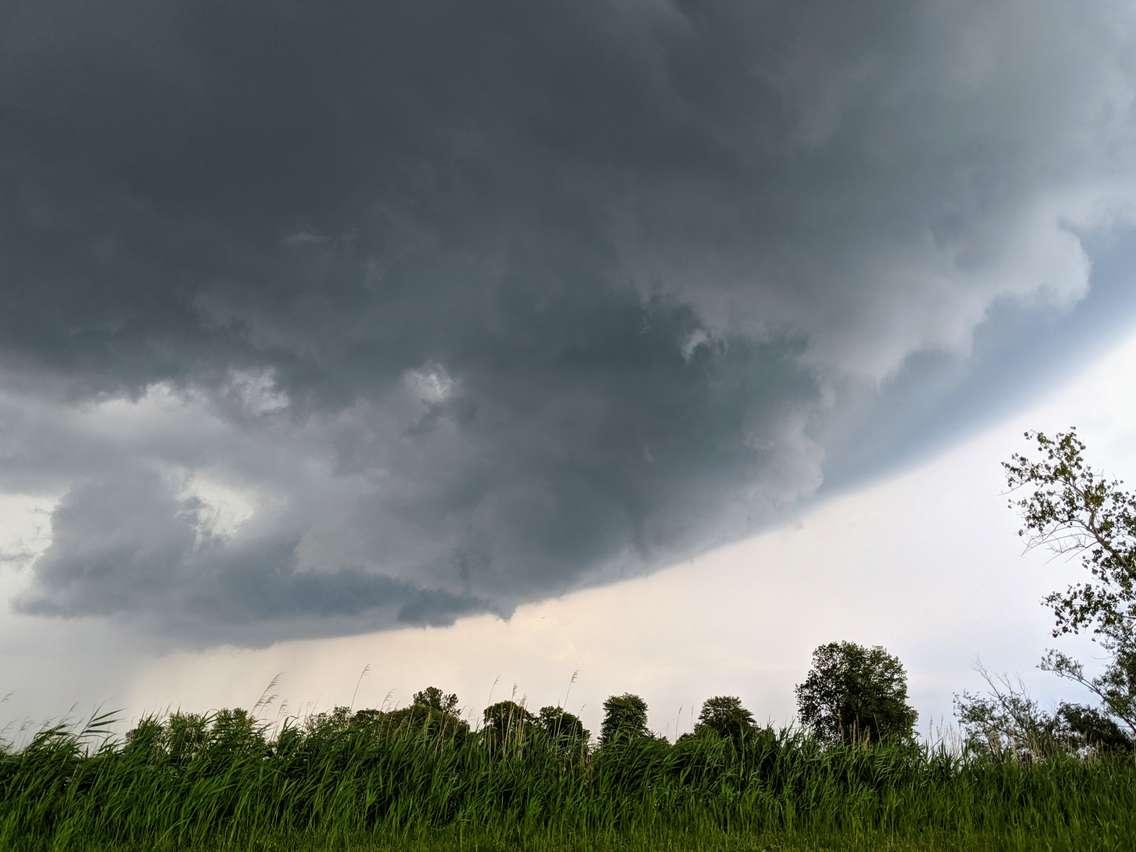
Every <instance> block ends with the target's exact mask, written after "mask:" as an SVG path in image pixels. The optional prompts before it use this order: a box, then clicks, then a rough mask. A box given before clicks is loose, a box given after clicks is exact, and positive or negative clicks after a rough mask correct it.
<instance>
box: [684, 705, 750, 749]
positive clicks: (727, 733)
mask: <svg viewBox="0 0 1136 852" xmlns="http://www.w3.org/2000/svg"><path fill="white" fill-rule="evenodd" d="M753 727H754V722H753V714H752V713H750V712H749V711H748V710H747V709H746V708H745V707H743V706H742V701H741V699H740V698H737V697H736V696H733V695H717V696H715V697H713V698H707V699H706V701H704V702H703V704H702V712H701V713H699V714H698V725H697V726H696V727H695V732H696V733H698V732H700V731H713V732H714V733H716V734H718V736H720V737H726V738H728V739H732V740H738V739H741V737H743V736H744V735H745V734H746V733H748V732H749V731H752V730H753Z"/></svg>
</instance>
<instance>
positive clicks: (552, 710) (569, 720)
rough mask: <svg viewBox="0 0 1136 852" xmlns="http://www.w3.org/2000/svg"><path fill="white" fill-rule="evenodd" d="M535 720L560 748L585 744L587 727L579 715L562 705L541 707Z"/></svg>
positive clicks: (587, 734)
mask: <svg viewBox="0 0 1136 852" xmlns="http://www.w3.org/2000/svg"><path fill="white" fill-rule="evenodd" d="M537 722H538V724H539V725H540V727H541V728H542V729H543V730H544V732H545V733H546V734H547V735H548V738H549V739H550V740H552V742H554V743H556V744H557V745H558V746H561V747H562V748H570V747H572V746H578V745H587V742H588V737H589V736H590V734H589V733H588V729H587V728H585V727H584V723H583V722H581V721H580V719H579V717H577V716H575V715H573V714H572V713H569V712H568V711H567V710H565V709H564V708H562V707H541V708H540V715H539V716H538V717H537Z"/></svg>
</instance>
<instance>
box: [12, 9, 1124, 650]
mask: <svg viewBox="0 0 1136 852" xmlns="http://www.w3.org/2000/svg"><path fill="white" fill-rule="evenodd" d="M1131 23H1132V15H1131V12H1130V11H1129V10H1128V9H1127V7H1126V6H1124V5H1123V4H1119V3H1116V4H1112V3H1101V4H1094V5H1093V6H1092V7H1084V6H1083V5H1081V4H1073V3H1065V2H1047V3H1042V4H1037V3H1035V2H1029V3H1026V2H1007V3H1002V4H990V3H977V2H975V3H960V4H952V5H951V6H950V7H949V8H948V7H945V6H943V5H942V4H938V3H931V2H927V3H915V4H894V3H885V2H878V3H861V4H855V5H852V4H833V3H810V2H791V3H790V2H784V3H781V2H762V3H726V2H712V1H711V0H707V2H664V0H623V2H616V0H605V2H599V0H582V2H575V3H534V2H520V0H516V2H505V0H494V2H485V3H477V4H473V3H459V2H436V0H420V2H415V3H394V4H390V3H388V4H374V3H371V4H362V3H360V4H340V5H337V6H336V7H335V8H325V7H323V6H318V5H313V4H301V3H271V4H270V3H260V2H249V3H239V4H233V3H219V2H217V3H212V2H207V3H195V4H180V3H171V2H162V0H157V2H154V1H153V0H151V2H145V3H143V2H125V0H120V2H111V3H103V4H98V5H97V6H84V7H75V6H74V5H73V4H70V3H63V2H53V0H43V2H39V3H35V4H19V5H15V6H12V7H10V8H9V12H8V13H7V16H6V19H5V20H4V21H3V26H2V27H0V32H2V34H0V51H2V54H3V57H4V73H3V74H0V122H2V124H3V129H4V133H3V134H0V181H2V184H3V186H4V187H5V188H6V191H5V192H3V193H0V288H2V293H3V297H4V308H5V309H4V310H3V311H2V312H0V380H2V384H0V391H2V393H0V480H2V481H0V485H2V486H4V487H5V488H6V490H21V491H32V492H34V491H40V492H44V493H53V494H58V493H62V492H64V491H67V489H70V491H69V492H68V496H66V497H65V498H64V500H63V502H62V503H61V504H60V507H59V509H58V510H57V511H56V513H55V516H54V518H53V530H54V539H53V543H52V545H51V548H50V550H49V551H48V552H47V553H45V554H44V555H43V556H42V557H40V559H39V560H38V561H37V562H36V564H35V565H34V566H33V569H32V582H31V586H30V588H29V589H28V591H27V593H26V594H25V595H24V597H22V598H21V599H20V602H19V605H20V606H22V607H23V608H24V609H26V610H28V611H33V612H40V613H50V614H60V615H76V614H84V613H90V614H102V615H114V616H121V617H126V618H132V619H136V620H138V621H143V622H148V623H154V622H156V621H158V620H159V617H166V618H168V619H170V620H171V622H173V623H172V624H171V625H170V626H169V627H168V629H170V630H175V631H177V632H178V633H179V635H185V636H187V637H190V638H196V639H199V640H200V639H202V638H204V639H206V640H209V639H213V638H217V637H220V636H228V637H231V638H234V639H235V640H236V641H263V640H264V639H266V638H269V637H276V636H282V635H290V634H291V635H301V634H306V633H312V632H334V631H342V630H357V629H364V628H367V627H372V626H374V627H382V626H389V625H391V624H397V623H408V622H409V623H414V622H426V623H442V622H445V621H446V620H449V619H452V618H454V617H456V616H458V615H460V614H464V613H468V612H475V611H491V612H499V613H507V612H509V611H510V610H511V609H512V607H514V606H515V605H516V604H517V603H519V602H521V601H524V600H531V599H534V598H539V597H541V596H545V595H549V594H557V593H560V592H562V591H565V590H568V589H571V588H575V587H578V586H580V585H582V584H586V583H591V582H601V581H604V580H607V579H611V578H612V577H616V576H623V575H626V574H628V573H634V572H638V571H641V570H644V569H649V568H652V567H655V566H658V565H660V564H662V563H664V562H666V561H667V560H671V559H675V558H679V557H682V556H685V555H688V554H692V553H696V552H698V551H699V550H701V549H704V548H706V547H708V546H711V545H713V544H715V543H718V542H724V541H729V540H732V539H735V538H737V537H739V536H741V535H744V534H745V533H746V532H748V531H751V530H753V529H755V528H757V527H758V526H760V525H761V524H764V523H768V522H769V521H771V520H772V519H775V518H776V517H779V516H780V514H781V513H783V512H785V511H787V510H789V509H790V508H791V507H792V506H793V505H795V504H798V503H799V501H800V500H802V499H804V498H807V497H809V496H810V495H812V494H814V493H815V492H816V490H817V488H818V487H819V485H820V483H821V481H822V479H823V475H824V469H825V466H826V465H827V466H829V467H831V468H833V469H835V470H837V471H845V472H847V471H856V473H855V475H856V476H865V475H870V474H871V473H872V471H874V470H879V469H881V467H882V466H884V465H886V463H887V462H888V460H889V452H891V451H890V450H889V449H887V448H884V449H883V450H871V451H869V449H867V447H869V445H870V444H871V441H870V436H871V435H872V434H879V431H880V430H879V429H878V428H877V426H878V424H879V417H880V415H878V414H877V413H876V412H878V411H879V410H880V409H879V408H877V406H879V405H880V400H881V399H882V400H884V402H893V401H894V400H897V399H901V400H906V402H905V404H906V405H909V406H915V405H917V404H918V405H925V404H926V403H927V400H928V399H929V398H935V399H939V398H942V397H943V396H944V395H945V394H947V393H950V392H954V391H953V390H952V388H955V387H957V385H958V384H959V382H960V381H961V382H964V383H965V380H966V371H965V370H961V371H960V370H959V369H958V364H959V363H964V364H965V363H966V358H967V357H968V356H967V353H968V352H969V351H970V349H969V347H970V345H971V343H972V340H973V334H974V332H975V329H976V328H981V327H982V323H983V322H984V320H986V319H987V318H988V317H989V316H990V310H991V306H992V305H1006V304H1009V305H1011V306H1013V305H1017V304H1019V303H1020V304H1027V305H1033V306H1034V307H1033V308H1030V310H1036V311H1037V314H1036V315H1037V316H1039V317H1050V316H1052V315H1053V312H1054V311H1055V310H1057V309H1060V308H1066V309H1067V308H1068V307H1069V306H1070V305H1072V304H1074V303H1076V302H1077V300H1078V299H1080V298H1082V297H1083V296H1084V294H1085V292H1086V287H1087V285H1088V282H1089V274H1090V265H1091V260H1092V258H1091V257H1090V256H1089V254H1088V253H1087V252H1086V248H1085V246H1086V245H1087V243H1085V242H1084V240H1085V239H1086V237H1085V235H1086V234H1090V233H1093V232H1094V231H1095V230H1097V229H1100V228H1103V227H1105V226H1109V225H1111V224H1112V223H1114V222H1115V221H1119V220H1123V219H1124V217H1126V216H1127V215H1128V214H1129V213H1130V212H1131V209H1132V204H1131V202H1132V200H1133V194H1134V193H1133V186H1134V184H1133V179H1134V178H1136V168H1134V166H1136V163H1134V158H1133V156H1132V148H1131V142H1132V141H1133V138H1132V129H1133V128H1132V122H1131V105H1132V95H1133V79H1134V77H1133V69H1132V66H1131V62H1130V59H1129V57H1130V56H1131V55H1133V54H1132V52H1131V50H1130V48H1131V47H1132V45H1131V44H1130V35H1129V34H1130V33H1131V27H1130V25H1131ZM1031 316H1032V314H1031ZM991 322H992V321H991ZM986 327H987V328H991V327H993V326H992V325H991V323H990V322H988V323H987V326H986ZM951 371H954V375H953V377H952V372H951ZM960 376H961V377H962V378H960ZM912 377H915V378H912ZM881 382H883V385H881V384H880V383H881ZM905 382H906V383H907V384H906V385H905ZM935 382H939V384H940V385H941V387H942V390H939V391H936V390H935V389H934V387H935ZM912 383H914V384H915V385H918V386H919V387H920V388H922V390H920V391H919V392H918V393H914V392H907V391H902V392H899V391H896V390H894V388H901V390H902V388H903V387H907V386H909V385H911V384H912ZM881 387H882V388H883V396H882V397H881V390H880V389H881ZM901 422H909V423H913V424H916V425H917V423H918V421H917V420H909V421H902V418H901ZM910 428H914V427H910ZM910 428H909V429H908V431H910ZM864 430H868V431H867V432H865V431H864ZM901 431H902V430H901ZM861 436H867V437H861ZM910 440H911V439H910V437H909V435H908V434H907V433H904V434H900V435H899V436H898V437H897V438H896V440H895V441H894V442H891V444H894V445H895V446H902V445H904V442H905V441H907V442H908V443H910ZM877 446H879V445H878V443H877ZM889 446H890V444H889ZM873 453H874V455H873ZM893 455H894V454H893ZM865 459H867V461H865ZM842 465H843V467H842ZM845 475H846V476H850V475H851V474H848V473H845ZM203 482H204V483H207V484H208V483H210V482H211V483H214V484H216V483H221V484H224V485H227V486H228V487H231V488H234V489H237V490H238V491H241V492H242V493H244V494H245V495H246V496H248V495H251V496H248V499H249V500H250V501H252V503H254V504H255V511H254V514H253V518H252V520H250V521H248V522H247V523H245V524H244V525H243V526H239V528H234V529H231V530H228V531H227V532H220V531H218V530H216V529H214V528H213V526H214V523H213V521H211V520H210V518H211V517H212V516H211V515H210V513H209V509H208V507H209V501H210V499H211V498H210V497H209V494H208V493H207V492H208V487H207V486H202V484H201V483H203ZM202 488H205V490H204V491H202ZM195 495H196V496H195Z"/></svg>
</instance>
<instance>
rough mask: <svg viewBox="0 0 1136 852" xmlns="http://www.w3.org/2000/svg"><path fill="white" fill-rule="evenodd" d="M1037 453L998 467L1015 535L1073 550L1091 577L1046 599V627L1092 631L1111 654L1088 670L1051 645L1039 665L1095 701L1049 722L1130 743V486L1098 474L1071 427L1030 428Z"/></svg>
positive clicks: (1134, 581) (1133, 666) (1133, 606)
mask: <svg viewBox="0 0 1136 852" xmlns="http://www.w3.org/2000/svg"><path fill="white" fill-rule="evenodd" d="M1026 439H1027V440H1032V441H1034V442H1035V443H1036V458H1030V457H1029V456H1026V455H1024V454H1021V453H1016V454H1014V455H1013V456H1011V458H1010V461H1008V462H1005V463H1004V464H1003V467H1004V468H1005V471H1006V481H1007V483H1008V485H1009V487H1010V488H1011V490H1013V491H1024V492H1025V494H1024V496H1021V497H1018V498H1016V499H1011V500H1010V506H1011V507H1014V508H1017V509H1018V510H1019V511H1020V513H1021V515H1022V518H1023V521H1024V524H1025V525H1024V527H1023V528H1022V529H1021V530H1019V531H1018V534H1019V535H1020V536H1022V537H1023V538H1025V539H1026V540H1027V549H1033V548H1036V547H1041V546H1046V547H1048V548H1050V549H1052V550H1054V551H1056V552H1057V553H1059V554H1067V555H1073V554H1076V555H1079V556H1080V558H1081V566H1082V567H1083V568H1084V569H1085V571H1086V572H1087V574H1088V579H1087V580H1085V581H1082V582H1080V583H1074V584H1072V585H1070V586H1068V587H1067V588H1066V589H1065V591H1063V592H1053V593H1052V594H1050V595H1048V596H1047V597H1046V598H1045V602H1046V604H1047V605H1048V606H1049V608H1050V609H1051V610H1052V611H1053V615H1054V618H1055V626H1054V630H1053V635H1054V636H1055V637H1056V636H1061V635H1066V634H1078V633H1084V632H1087V633H1089V634H1090V635H1091V636H1092V637H1093V639H1094V640H1095V641H1096V642H1097V644H1099V645H1100V646H1101V648H1102V649H1103V650H1104V651H1105V653H1106V654H1107V657H1108V662H1107V664H1106V666H1105V668H1104V671H1103V672H1102V673H1101V674H1099V675H1096V676H1092V675H1088V674H1086V672H1085V670H1084V667H1083V665H1082V664H1081V663H1080V662H1079V661H1077V660H1075V659H1073V658H1071V657H1069V656H1068V655H1067V654H1064V653H1062V652H1060V651H1057V650H1051V651H1049V652H1048V653H1047V654H1046V656H1045V658H1044V659H1043V660H1042V663H1041V668H1042V669H1044V670H1045V671H1050V672H1053V673H1054V674H1056V675H1057V676H1059V677H1062V678H1065V679H1066V680H1070V681H1073V682H1075V683H1078V684H1080V685H1081V686H1083V687H1085V689H1087V690H1088V691H1089V692H1090V693H1091V694H1092V695H1093V696H1094V697H1095V698H1096V699H1097V701H1098V702H1099V707H1098V708H1090V707H1082V708H1072V707H1070V708H1069V709H1066V710H1064V711H1063V715H1062V717H1061V718H1060V719H1056V718H1055V724H1056V723H1060V724H1063V725H1064V727H1065V728H1066V729H1068V730H1070V731H1077V732H1080V735H1081V736H1083V738H1084V739H1085V742H1086V743H1093V744H1096V745H1095V746H1093V747H1101V748H1115V747H1117V744H1118V742H1119V740H1117V737H1116V736H1115V735H1116V734H1117V733H1119V734H1120V735H1121V736H1122V737H1123V738H1124V739H1125V740H1127V743H1128V748H1133V747H1134V746H1136V494H1134V493H1132V492H1129V491H1125V490H1124V488H1123V484H1122V483H1121V482H1120V481H1118V480H1108V479H1105V478H1103V477H1101V476H1099V475H1098V474H1097V473H1096V472H1095V471H1093V469H1092V468H1091V467H1089V466H1088V465H1087V464H1086V463H1085V460H1084V450H1085V444H1084V442H1083V441H1081V440H1080V438H1079V437H1078V436H1077V433H1076V430H1075V429H1070V430H1069V431H1068V432H1059V433H1057V434H1056V435H1055V436H1053V437H1052V438H1051V437H1049V436H1048V435H1046V434H1044V433H1042V432H1027V433H1026Z"/></svg>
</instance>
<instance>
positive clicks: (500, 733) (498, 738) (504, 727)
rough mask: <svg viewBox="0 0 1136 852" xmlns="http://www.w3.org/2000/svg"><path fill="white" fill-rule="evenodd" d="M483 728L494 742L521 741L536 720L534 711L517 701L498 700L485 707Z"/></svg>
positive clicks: (487, 736)
mask: <svg viewBox="0 0 1136 852" xmlns="http://www.w3.org/2000/svg"><path fill="white" fill-rule="evenodd" d="M482 718H483V719H484V720H485V728H484V729H483V731H484V734H485V736H486V738H487V739H488V740H489V741H490V742H492V743H493V744H504V743H506V742H521V741H523V740H524V739H525V738H526V737H527V735H528V733H529V729H530V728H531V726H532V725H533V723H534V722H535V721H536V719H535V717H534V716H533V714H532V713H530V712H529V711H528V710H526V709H525V708H524V707H522V706H521V705H520V704H518V703H517V702H516V701H498V702H497V703H496V704H490V705H489V706H488V707H486V708H485V711H484V712H483V714H482Z"/></svg>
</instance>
